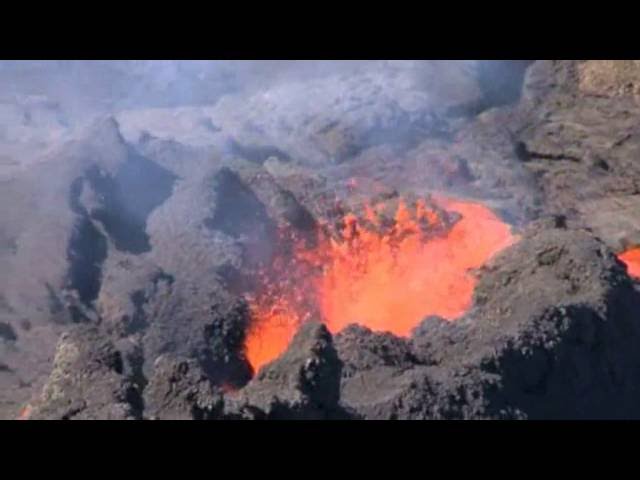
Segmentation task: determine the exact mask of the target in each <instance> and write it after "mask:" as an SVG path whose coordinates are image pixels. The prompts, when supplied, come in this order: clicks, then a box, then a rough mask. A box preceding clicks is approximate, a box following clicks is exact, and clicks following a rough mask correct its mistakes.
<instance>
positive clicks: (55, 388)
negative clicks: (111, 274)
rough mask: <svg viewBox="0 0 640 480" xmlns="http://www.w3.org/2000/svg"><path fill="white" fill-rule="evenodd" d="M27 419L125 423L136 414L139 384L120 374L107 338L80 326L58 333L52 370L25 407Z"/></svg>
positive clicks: (139, 412) (139, 401)
mask: <svg viewBox="0 0 640 480" xmlns="http://www.w3.org/2000/svg"><path fill="white" fill-rule="evenodd" d="M31 407H32V408H31V412H30V415H29V418H30V419H32V420H71V419H74V420H75V419H77V420H90V419H104V420H131V419H139V418H141V416H142V399H141V392H140V390H139V386H138V385H137V384H136V383H135V382H134V381H132V379H130V378H128V377H127V376H126V375H125V374H124V364H123V359H122V355H121V354H120V352H119V351H118V350H117V349H116V348H115V346H114V344H113V342H112V341H111V340H110V339H109V336H108V335H105V334H104V332H100V331H99V329H98V328H96V327H87V326H82V327H79V328H76V329H74V330H72V331H70V332H69V333H65V334H63V336H62V337H61V338H60V341H59V342H58V346H57V348H56V355H55V359H54V362H53V371H52V372H51V375H50V376H49V378H48V380H47V382H46V384H45V386H44V388H43V390H42V393H41V395H40V396H39V397H38V398H36V399H35V401H34V402H32V404H31Z"/></svg>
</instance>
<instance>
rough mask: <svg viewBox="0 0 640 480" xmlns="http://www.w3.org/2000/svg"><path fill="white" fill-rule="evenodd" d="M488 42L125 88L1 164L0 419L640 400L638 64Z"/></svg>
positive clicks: (502, 409)
mask: <svg viewBox="0 0 640 480" xmlns="http://www.w3.org/2000/svg"><path fill="white" fill-rule="evenodd" d="M498 64H499V65H500V68H498V70H497V73H496V72H494V68H495V67H496V63H492V62H488V63H486V64H482V65H480V66H481V67H482V68H480V71H479V72H478V70H477V68H476V67H477V66H478V65H477V64H476V63H474V62H457V63H456V62H444V63H439V62H399V63H397V62H390V63H387V62H372V63H367V64H366V65H365V64H362V65H360V66H358V65H353V67H354V69H353V70H351V71H350V73H349V75H344V74H339V73H338V72H336V73H335V74H328V75H326V76H324V77H323V76H317V75H316V73H319V72H316V73H314V74H313V75H311V76H308V75H306V74H304V75H303V74H301V75H300V76H299V77H298V78H297V80H294V79H282V80H278V81H275V80H274V84H272V85H268V84H264V82H259V83H260V85H259V88H258V85H255V86H254V87H255V88H254V87H251V88H252V89H249V90H247V91H246V92H244V93H242V92H238V93H236V94H229V95H224V96H223V97H222V98H220V100H219V101H218V102H216V103H215V104H210V105H191V106H182V107H180V108H173V107H169V106H167V107H166V108H165V107H162V108H159V106H158V105H155V107H153V108H152V107H151V106H149V108H143V107H142V106H140V108H137V107H136V108H133V109H132V110H129V111H125V112H122V113H119V114H117V118H116V119H113V120H110V121H107V122H102V123H98V124H96V126H95V128H91V129H88V130H87V131H86V132H84V133H82V132H78V134H77V138H76V136H74V138H75V140H74V141H73V142H71V143H69V144H65V145H61V146H60V147H61V148H59V149H52V150H51V152H50V155H49V156H47V157H46V158H43V159H42V161H38V162H36V163H34V164H33V165H25V166H24V167H25V168H24V169H19V170H20V171H18V170H16V171H15V172H13V170H12V171H11V172H13V173H11V176H6V177H3V179H2V181H3V184H2V188H1V189H0V196H1V197H2V200H3V201H2V202H0V209H1V210H2V215H1V216H2V220H3V222H2V228H1V229H0V266H1V267H2V268H0V271H2V272H3V275H1V276H0V387H2V388H0V417H2V416H5V417H6V416H11V417H12V418H15V417H16V416H18V414H19V412H20V410H21V407H24V410H22V412H23V414H22V417H24V418H36V419H37V418H56V419H59V418H64V419H71V418H73V419H82V418H118V419H120V418H160V419H165V418H190V419H229V418H248V419H259V418H267V419H280V418H285V419H290V418H314V419H326V418H331V419H333V418H364V419H452V418H456V419H458V418H460V419H470V418H473V419H477V418H490V419H495V418H536V419H537V418H565V419H566V418H640V407H639V406H640V383H639V382H638V378H640V355H638V349H637V345H638V343H639V342H640V323H639V321H638V320H639V318H640V316H639V314H640V313H639V312H640V282H639V281H638V278H640V272H639V270H638V269H639V268H640V260H639V258H638V256H639V254H640V251H639V250H638V248H637V247H638V245H640V214H639V213H638V212H640V167H639V165H640V163H638V162H637V158H638V152H640V140H639V139H640V135H638V133H639V132H640V130H638V126H637V125H638V121H637V120H638V118H640V103H638V102H637V92H636V91H635V90H634V89H629V88H627V86H628V85H630V83H629V82H630V80H629V79H632V80H633V78H635V77H634V75H635V74H634V73H633V72H636V71H638V70H637V64H629V65H627V67H629V68H626V67H625V68H622V69H619V68H617V66H616V68H613V69H612V68H610V67H611V65H609V64H608V63H604V64H603V63H600V62H592V61H589V62H573V61H566V62H556V61H537V62H534V63H529V62H522V63H516V64H514V63H511V62H498ZM474 65H475V66H474ZM634 65H635V66H634ZM614 66H615V65H614ZM618 66H621V67H624V65H618ZM513 68H515V69H516V71H515V72H516V73H517V74H515V75H504V72H505V71H507V72H508V71H511V70H512V69H513ZM525 68H526V72H525V70H524V69H525ZM338 70H339V69H338ZM500 72H502V73H500ZM342 73H344V71H343V72H342ZM629 75H630V77H629ZM278 77H279V78H280V76H278ZM522 77H524V80H523V78H522ZM203 78H208V77H206V75H205V76H204V77H203ZM500 78H505V79H506V78H511V79H514V81H513V82H512V81H511V80H509V81H506V80H505V82H501V81H496V80H499V79H500ZM516 80H517V81H516ZM521 81H523V83H522V85H521V84H520V82H521ZM634 81H635V80H634ZM514 82H515V83H514ZM14 83H15V82H14ZM504 83H509V85H510V88H509V89H508V90H509V94H508V95H502V94H503V93H505V92H504V91H503V90H505V89H504ZM631 83H633V82H631ZM521 87H522V88H521ZM618 87H621V88H618ZM521 89H522V96H520V91H521ZM498 94H500V95H498ZM498 97H500V98H498ZM208 98H209V97H208ZM163 105H164V104H163ZM27 106H28V105H27ZM28 107H29V108H31V107H30V106H28ZM25 108H26V107H25ZM33 108H35V106H33ZM11 111H12V112H13V110H11ZM15 111H16V112H20V111H21V110H15ZM29 116H30V114H29V115H27V114H25V115H24V118H28V117H29ZM22 117H23V116H21V115H18V116H16V121H15V122H10V123H12V124H15V125H22V123H21V121H22ZM34 118H35V117H34ZM20 131H21V130H20ZM12 132H13V131H8V132H7V134H8V135H9V134H17V133H20V132H19V131H18V130H16V131H15V132H13V133H12ZM62 147H64V148H62ZM149 172H151V175H149ZM153 172H156V173H155V174H154V173H153ZM14 174H15V176H14ZM109 179H111V180H113V181H111V180H109ZM105 182H106V183H105ZM114 182H115V183H114ZM105 185H106V187H105ZM79 186H83V187H82V188H79ZM107 187H108V188H107ZM140 188H142V189H143V190H145V192H142V193H146V194H150V195H151V197H153V198H152V199H151V200H153V201H150V203H149V202H147V203H149V205H147V207H148V208H146V207H145V208H143V210H145V211H144V212H142V213H140V211H139V210H140V205H139V200H140V198H141V197H140V194H141V191H140ZM143 196H148V195H143ZM143 203H144V202H143ZM105 212H106V213H105ZM105 215H106V216H105ZM114 222H115V223H114ZM118 226H120V227H123V228H116V227H118ZM132 229H133V230H132ZM130 230H131V231H130ZM96 239H98V240H99V241H98V242H97V243H96ZM128 241H133V243H135V245H134V244H133V243H130V242H128ZM80 247H82V248H80ZM96 249H97V250H96ZM96 251H97V252H98V255H97V257H96ZM95 258H98V260H99V261H98V262H95V261H93V260H95ZM85 270H86V271H89V272H90V273H91V275H90V277H91V278H90V280H91V281H90V282H89V283H87V282H85V281H84V279H83V278H84V277H82V275H80V276H78V275H75V276H74V275H73V272H78V271H79V272H83V271H85ZM76 277H77V279H76V280H75V281H70V278H71V280H73V279H75V278H76ZM81 277H82V278H81ZM87 288H88V290H87ZM89 290H90V292H89ZM83 292H84V293H86V292H89V294H86V295H84V294H83ZM62 333H64V335H61V334H62ZM56 339H58V342H57V347H56V348H55V349H54V346H55V344H56ZM51 358H53V362H52V363H53V364H51V362H50V359H51Z"/></svg>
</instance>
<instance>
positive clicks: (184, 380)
mask: <svg viewBox="0 0 640 480" xmlns="http://www.w3.org/2000/svg"><path fill="white" fill-rule="evenodd" d="M221 401H222V399H221V397H220V394H219V393H216V392H215V390H214V387H213V385H212V384H211V382H210V381H209V378H208V377H207V375H206V374H205V373H204V371H203V370H202V368H201V367H200V366H199V365H198V363H197V362H196V361H194V360H190V359H187V358H178V357H174V356H172V355H162V356H160V357H158V358H157V359H156V360H155V362H154V371H153V376H152V377H151V379H150V381H149V384H148V385H147V386H146V388H145V390H144V404H145V418H148V419H154V420H202V419H206V418H208V417H211V416H212V415H213V413H214V412H215V411H216V410H217V409H219V408H220V407H221Z"/></svg>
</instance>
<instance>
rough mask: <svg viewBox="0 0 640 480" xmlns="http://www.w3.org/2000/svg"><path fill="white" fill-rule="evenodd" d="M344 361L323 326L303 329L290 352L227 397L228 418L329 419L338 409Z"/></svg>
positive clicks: (307, 325) (310, 323)
mask: <svg viewBox="0 0 640 480" xmlns="http://www.w3.org/2000/svg"><path fill="white" fill-rule="evenodd" d="M340 369H341V362H340V360H339V359H338V357H337V355H336V352H335V349H334V347H333V342H332V338H331V334H330V333H329V331H328V330H327V329H326V327H325V326H324V325H322V324H318V323H314V322H309V323H305V324H303V325H302V326H301V327H300V330H299V331H298V333H296V335H295V336H294V338H293V340H292V341H291V344H290V345H289V348H288V349H287V351H286V352H285V353H284V354H283V355H282V356H280V357H279V358H278V359H277V360H275V361H273V362H271V363H270V364H268V365H266V366H264V367H263V368H262V369H261V370H260V371H259V372H258V374H257V375H256V376H255V377H254V379H253V380H251V382H249V383H248V384H247V386H246V387H244V388H243V389H242V390H240V391H238V392H235V393H232V394H230V395H227V396H226V397H225V407H224V418H237V419H240V418H242V419H272V420H273V419H326V418H336V417H343V416H344V412H341V411H340V409H339V408H338V395H339V379H340Z"/></svg>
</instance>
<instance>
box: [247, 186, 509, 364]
mask: <svg viewBox="0 0 640 480" xmlns="http://www.w3.org/2000/svg"><path fill="white" fill-rule="evenodd" d="M348 185H349V186H350V187H351V188H350V190H353V189H355V188H356V183H355V182H354V181H353V180H350V181H349V182H348ZM330 215H331V217H332V218H323V219H322V220H320V221H319V222H318V223H317V227H316V228H315V230H314V231H313V232H311V233H312V234H313V235H312V239H310V237H309V235H306V236H303V235H300V233H299V232H297V231H296V230H295V229H293V228H291V227H285V226H281V227H280V229H279V236H278V240H279V245H278V247H277V248H275V254H274V257H273V258H272V259H271V260H270V262H269V264H268V265H266V266H261V267H260V268H259V269H258V270H257V271H256V275H257V277H258V278H259V282H258V284H257V286H256V289H255V291H254V292H252V293H251V294H249V295H248V298H249V304H250V312H251V324H250V327H249V330H248V332H247V339H246V343H245V348H246V355H247V358H248V360H249V362H250V363H251V365H252V367H253V368H254V370H258V369H259V368H260V367H262V366H263V365H264V364H265V363H267V362H270V361H272V360H274V359H275V358H276V357H277V356H278V355H280V354H281V353H282V352H284V350H285V349H286V347H287V345H288V344H289V342H290V341H291V339H292V338H293V336H294V334H295V333H296V331H297V330H298V329H299V328H300V326H301V325H302V324H303V323H304V322H308V321H314V320H315V321H319V322H322V323H324V324H325V325H326V326H327V328H328V329H329V331H330V332H331V333H333V334H336V333H338V332H340V331H342V330H343V329H344V328H345V327H347V326H348V325H350V324H358V325H361V326H364V327H367V328H370V329H371V330H373V331H377V332H391V333H393V334H395V335H399V336H402V337H407V336H409V334H410V333H411V331H412V329H413V328H414V327H416V326H417V325H418V324H419V323H420V322H421V321H422V320H423V319H424V318H426V317H428V316H438V317H442V318H445V319H448V320H455V319H456V318H458V317H460V316H462V315H463V314H464V313H465V311H466V310H467V309H468V308H469V307H470V305H471V301H472V295H473V289H474V286H475V283H476V279H475V277H474V274H473V271H474V269H478V268H480V267H482V266H483V265H484V264H485V263H486V262H487V261H488V260H489V259H490V258H491V257H492V256H493V255H495V254H496V253H497V252H499V251H500V250H502V249H503V248H505V247H507V246H509V245H511V244H512V243H514V241H516V237H515V236H514V235H513V234H512V232H511V228H510V226H509V225H507V224H506V223H504V222H503V221H502V220H501V219H499V218H498V217H497V216H496V215H495V214H494V213H493V212H492V211H491V210H490V209H489V208H487V207H486V206H484V205H483V204H481V203H478V202H472V201H465V200H458V199H453V198H447V197H444V196H437V197H436V196H428V197H425V198H419V197H415V196H411V195H407V196H405V197H401V196H398V195H397V194H396V195H394V197H393V198H387V199H384V200H380V199H378V200H376V199H373V200H372V201H370V202H369V203H361V204H360V205H357V206H355V207H352V208H351V209H348V208H347V207H345V205H343V204H342V203H341V202H336V203H335V205H334V206H333V208H332V209H331V213H330Z"/></svg>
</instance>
